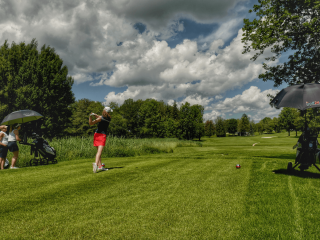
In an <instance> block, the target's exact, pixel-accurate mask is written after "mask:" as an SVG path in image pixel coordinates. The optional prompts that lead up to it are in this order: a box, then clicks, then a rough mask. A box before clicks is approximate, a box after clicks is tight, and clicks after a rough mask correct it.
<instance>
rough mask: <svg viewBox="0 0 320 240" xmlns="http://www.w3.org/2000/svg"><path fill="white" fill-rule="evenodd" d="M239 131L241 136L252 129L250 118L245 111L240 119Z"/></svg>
mask: <svg viewBox="0 0 320 240" xmlns="http://www.w3.org/2000/svg"><path fill="white" fill-rule="evenodd" d="M238 131H239V132H240V135H241V136H243V135H245V134H246V132H249V131H250V118H249V117H248V116H247V114H245V113H244V114H242V117H241V119H240V122H239V125H238Z"/></svg>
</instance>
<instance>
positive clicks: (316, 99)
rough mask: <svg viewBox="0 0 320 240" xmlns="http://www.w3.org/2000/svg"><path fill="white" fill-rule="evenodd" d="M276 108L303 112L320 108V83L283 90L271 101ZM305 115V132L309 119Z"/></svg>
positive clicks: (294, 86) (298, 85)
mask: <svg viewBox="0 0 320 240" xmlns="http://www.w3.org/2000/svg"><path fill="white" fill-rule="evenodd" d="M271 104H273V105H274V106H275V107H276V108H280V107H291V108H297V109H300V110H302V111H304V110H306V109H309V108H316V107H320V83H306V84H296V85H292V86H289V87H287V88H284V89H282V90H281V91H280V92H279V93H278V94H277V95H276V96H275V98H274V99H273V100H272V101H271ZM304 115H305V130H306V129H307V119H306V114H305V111H304Z"/></svg>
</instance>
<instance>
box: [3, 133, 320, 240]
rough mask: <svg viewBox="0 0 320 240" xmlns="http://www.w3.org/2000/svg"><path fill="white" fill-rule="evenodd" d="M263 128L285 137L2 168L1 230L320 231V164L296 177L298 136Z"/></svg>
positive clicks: (272, 235) (236, 235)
mask: <svg viewBox="0 0 320 240" xmlns="http://www.w3.org/2000/svg"><path fill="white" fill-rule="evenodd" d="M263 136H277V137H274V138H261V136H256V137H227V138H211V139H209V138H205V139H204V141H203V142H202V143H203V147H181V148H176V149H175V150H174V153H169V154H156V155H147V156H139V157H131V158H109V159H103V160H102V161H103V162H104V163H106V167H108V168H110V170H109V171H106V172H100V173H97V174H93V173H92V165H91V163H92V162H93V159H94V156H93V157H92V158H91V159H82V160H73V161H66V162H60V163H58V164H56V165H48V166H37V167H27V168H21V169H18V170H5V171H0V182H1V187H0V205H1V207H0V232H1V234H0V238H1V239H318V235H319V230H320V227H319V224H318V219H319V217H320V211H319V207H318V206H319V203H320V200H319V197H320V191H319V190H320V183H319V181H320V172H318V171H317V169H315V168H314V167H312V168H310V169H309V170H307V171H306V172H303V173H300V172H299V171H294V172H293V173H291V174H290V175H288V174H287V172H286V167H287V163H288V162H289V161H294V158H295V150H293V149H292V146H293V145H294V144H295V143H296V141H297V138H294V137H287V136H286V133H282V134H274V135H263ZM254 143H257V144H256V145H255V146H252V145H253V144H254ZM236 164H240V165H241V168H240V169H236Z"/></svg>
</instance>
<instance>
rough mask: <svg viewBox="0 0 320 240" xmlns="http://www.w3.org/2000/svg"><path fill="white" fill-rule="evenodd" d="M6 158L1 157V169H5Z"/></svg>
mask: <svg viewBox="0 0 320 240" xmlns="http://www.w3.org/2000/svg"><path fill="white" fill-rule="evenodd" d="M5 161H6V160H5V159H4V158H0V167H1V170H3V169H4V162H5Z"/></svg>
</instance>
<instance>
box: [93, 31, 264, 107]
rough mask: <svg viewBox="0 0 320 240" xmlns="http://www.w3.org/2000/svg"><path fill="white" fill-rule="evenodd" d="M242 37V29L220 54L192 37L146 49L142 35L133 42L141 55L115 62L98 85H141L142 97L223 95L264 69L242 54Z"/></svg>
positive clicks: (129, 89) (132, 88) (247, 81)
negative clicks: (202, 47)
mask: <svg viewBox="0 0 320 240" xmlns="http://www.w3.org/2000/svg"><path fill="white" fill-rule="evenodd" d="M241 37H242V30H241V29H240V30H239V32H238V36H237V37H236V38H235V39H234V40H233V41H232V42H231V44H230V45H229V46H228V47H225V48H224V49H221V50H220V51H219V54H217V55H216V54H214V53H212V52H210V51H207V52H200V51H199V49H198V47H197V43H196V42H194V41H190V40H184V41H183V43H181V44H178V45H177V46H176V47H175V48H172V49H171V48H170V47H169V46H168V44H167V42H165V41H153V42H152V44H151V46H150V48H143V46H145V44H144V42H145V40H144V39H143V38H142V37H141V40H140V41H136V42H135V43H134V44H133V43H132V44H133V45H134V47H133V49H135V48H136V49H139V53H140V55H138V54H135V51H133V53H132V55H133V56H135V57H136V58H135V57H131V58H130V57H128V58H127V59H124V58H122V61H119V62H117V63H116V64H115V69H114V73H113V75H112V76H111V77H110V78H108V77H105V78H103V81H101V82H100V83H99V84H102V83H104V84H106V85H109V86H115V87H120V86H128V89H127V91H128V92H131V91H133V92H134V91H136V87H138V88H140V89H143V92H144V93H146V94H140V95H139V97H143V96H144V95H145V96H149V97H150V96H155V95H156V96H155V97H156V98H157V99H162V100H164V101H169V100H170V99H177V98H181V97H184V98H187V99H189V97H190V98H192V96H195V95H197V96H200V97H201V98H202V99H205V98H207V99H209V98H212V97H215V96H220V95H221V94H222V93H224V92H226V91H228V90H230V89H234V88H236V87H241V86H243V85H244V84H247V83H249V82H251V81H253V80H254V79H256V78H257V77H258V75H259V74H260V73H261V72H262V71H263V69H262V65H261V62H259V61H256V62H252V61H251V60H250V58H251V56H252V54H246V55H244V54H242V53H241V51H242V44H241ZM220 43H221V42H220ZM218 44H219V43H218ZM129 45H130V44H128V46H129ZM128 46H127V45H125V46H124V47H125V48H126V47H128ZM213 51H216V50H213ZM266 54H269V53H266ZM266 54H265V55H264V56H266ZM151 89H156V91H157V92H156V93H155V91H154V90H152V91H151ZM148 94H152V95H148ZM107 98H108V96H107ZM217 98H219V97H217ZM107 101H108V100H107Z"/></svg>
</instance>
